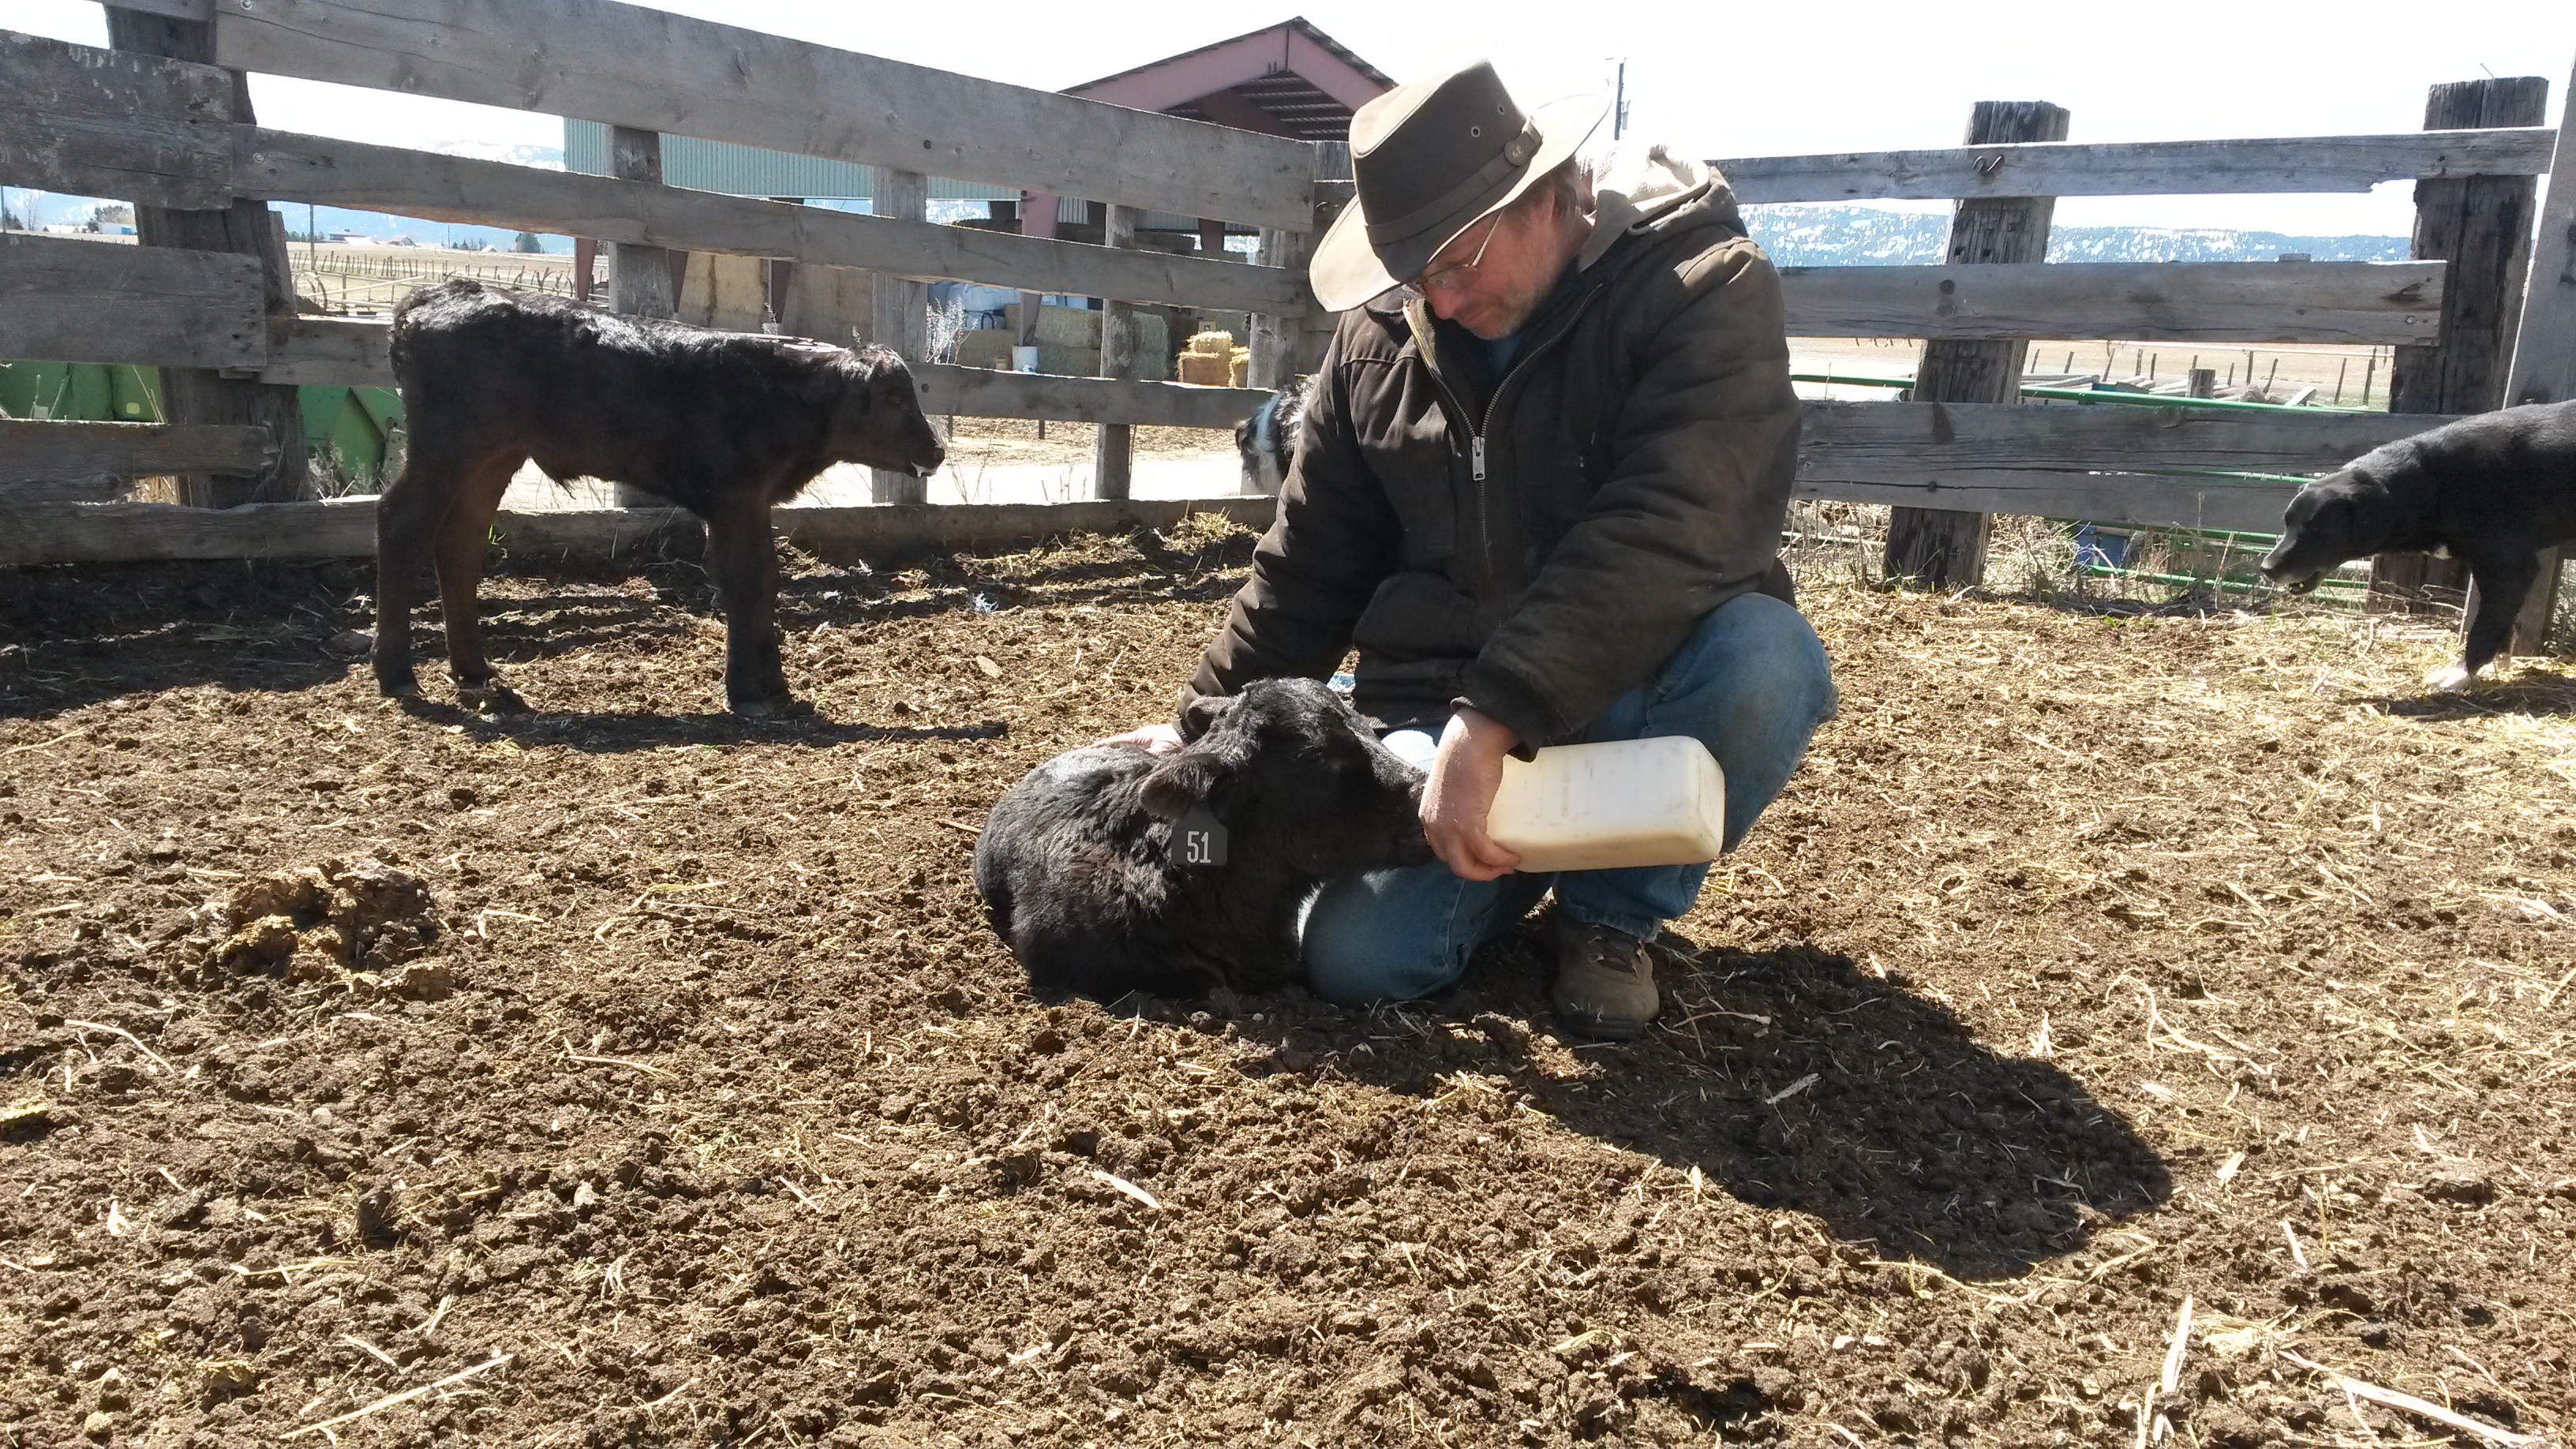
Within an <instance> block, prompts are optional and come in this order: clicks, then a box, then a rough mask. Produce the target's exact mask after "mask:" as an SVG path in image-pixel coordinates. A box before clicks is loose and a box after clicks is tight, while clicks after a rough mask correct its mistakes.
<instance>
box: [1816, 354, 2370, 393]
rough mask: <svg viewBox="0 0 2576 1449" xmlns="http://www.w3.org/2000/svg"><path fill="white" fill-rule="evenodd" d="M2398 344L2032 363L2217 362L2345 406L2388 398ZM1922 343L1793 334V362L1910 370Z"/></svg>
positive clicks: (2063, 367)
mask: <svg viewBox="0 0 2576 1449" xmlns="http://www.w3.org/2000/svg"><path fill="white" fill-rule="evenodd" d="M2392 351H2393V350H2392V349H2390V348H2386V347H2334V346H2310V347H2254V348H2243V347H2238V348H2228V347H2216V346H2202V347H2193V346H2191V345H2190V344H2187V343H2172V342H2034V343H2032V344H2031V345H2030V361H2029V364H2028V370H2029V371H2030V372H2033V373H2061V372H2064V373H2088V372H2089V373H2102V374H2107V375H2108V376H2111V377H2115V378H2120V379H2128V378H2132V377H2138V378H2149V377H2151V378H2153V379H2154V380H2157V381H2164V380H2169V379H2172V378H2176V377H2180V376H2182V375H2183V374H2184V373H2186V372H2188V371H2189V370H2190V369H2191V368H2193V367H2195V366H2197V367H2207V368H2214V369H2216V370H2217V373H2218V380H2219V384H2220V385H2221V386H2227V385H2229V384H2230V383H2231V382H2233V383H2236V384H2242V383H2243V382H2244V381H2245V380H2246V379H2247V377H2248V376H2249V375H2250V376H2251V377H2252V378H2253V380H2254V381H2256V382H2258V383H2259V382H2266V381H2272V380H2277V381H2278V382H2280V383H2282V384H2287V385H2297V386H2312V387H2315V388H2317V389H2318V390H2319V391H2318V396H2317V397H2316V399H2315V401H2316V402H2318V403H2320V404H2331V403H2333V402H2334V400H2335V397H2336V388H2337V384H2338V382H2340V384H2341V388H2342V400H2343V403H2344V405H2345V406H2347V407H2359V406H2361V405H2362V403H2363V396H2362V390H2363V387H2364V385H2365V384H2367V385H2368V387H2369V389H2370V396H2369V401H2370V403H2372V404H2373V405H2375V406H2380V407H2385V406H2387V403H2388V372H2389V367H2390V365H2391V355H2392ZM1922 358H1923V344H1922V343H1921V342H1920V341H1918V340H1915V339H1912V338H1893V337H1792V338H1790V339H1789V366H1790V369H1791V370H1792V371H1795V372H1801V373H1821V372H1829V371H1830V372H1833V373H1836V374H1845V375H1851V376H1859V377H1912V376H1913V375H1914V369H1915V366H1916V365H1917V364H1918V363H1920V362H1921V361H1922ZM1799 393H1800V395H1801V396H1804V397H1814V398H1832V399H1837V400H1854V401H1857V400H1865V399H1868V398H1877V397H1886V396H1888V393H1887V392H1886V391H1885V390H1884V389H1880V388H1866V387H1853V386H1850V385H1848V384H1843V383H1835V384H1831V385H1830V386H1829V385H1827V384H1822V383H1812V384H1809V383H1802V384H1800V386H1799Z"/></svg>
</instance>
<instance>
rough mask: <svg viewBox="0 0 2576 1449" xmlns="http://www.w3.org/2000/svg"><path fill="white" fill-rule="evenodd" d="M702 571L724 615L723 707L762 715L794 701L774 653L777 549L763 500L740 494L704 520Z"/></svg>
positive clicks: (776, 631)
mask: <svg viewBox="0 0 2576 1449" xmlns="http://www.w3.org/2000/svg"><path fill="white" fill-rule="evenodd" d="M707 571H708V572H709V573H711V574H713V575H714V576H715V581H716V600H717V602H718V603H719V604H721V605H722V606H723V608H724V615H725V708H727V709H730V710H732V711H733V712H734V713H736V714H749V715H766V714H775V713H777V712H778V711H780V710H782V709H784V708H786V707H787V706H789V705H791V704H793V703H795V695H794V692H793V691H791V690H789V689H788V687H787V671H786V669H785V668H784V666H783V665H782V664H781V663H780V661H779V657H778V626H777V623H776V614H777V607H778V549H777V545H776V544H775V543H774V542H773V541H772V540H771V537H770V531H769V505H768V504H767V503H766V502H764V501H762V500H761V499H760V498H758V497H756V496H753V497H744V498H741V499H739V500H738V501H735V502H729V503H727V504H725V505H724V506H723V507H722V508H720V509H718V510H717V511H716V512H715V513H714V514H713V515H712V516H711V517H709V518H708V519H707Z"/></svg>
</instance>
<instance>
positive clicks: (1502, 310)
mask: <svg viewBox="0 0 2576 1449" xmlns="http://www.w3.org/2000/svg"><path fill="white" fill-rule="evenodd" d="M1555 223H1556V204H1555V202H1554V201H1552V200H1547V201H1541V202H1539V203H1537V204H1536V205H1535V206H1532V207H1518V206H1515V207H1511V208H1508V209H1507V210H1505V211H1503V212H1500V213H1497V214H1496V215H1495V216H1492V217H1489V218H1487V219H1486V220H1484V221H1480V222H1478V223H1476V224H1475V225H1474V226H1471V227H1469V228H1467V229H1466V230H1465V231H1462V232H1460V233H1459V234H1458V235H1456V236H1454V237H1451V238H1450V239H1449V244H1448V245H1447V246H1444V247H1442V248H1441V249H1440V250H1439V251H1438V252H1437V253H1435V254H1434V255H1433V256H1432V258H1431V265H1430V266H1428V267H1425V268H1423V271H1422V281H1421V282H1420V283H1419V284H1418V285H1419V286H1420V287H1421V288H1422V293H1423V296H1424V297H1425V298H1426V299H1427V300H1428V301H1429V302H1430V304H1431V310H1432V311H1433V312H1435V313H1437V314H1438V315H1439V316H1441V317H1443V318H1446V319H1447V320H1449V321H1451V322H1455V323H1457V324H1458V325H1459V326H1461V327H1464V328H1466V329H1467V330H1468V331H1470V332H1473V333H1475V334H1476V335H1477V336H1478V337H1481V338H1484V339H1485V340H1486V341H1488V342H1490V341H1492V340H1494V339H1495V338H1498V337H1508V336H1510V335H1511V334H1512V333H1514V332H1517V331H1519V330H1520V329H1521V324H1522V323H1524V322H1527V321H1528V320H1529V319H1530V314H1531V313H1532V312H1535V311H1537V310H1538V304H1539V303H1540V302H1541V301H1543V300H1545V299H1546V297H1547V294H1548V293H1549V292H1551V291H1554V290H1555V289H1556V279H1557V274H1558V273H1560V272H1562V271H1563V270H1564V269H1565V262H1566V258H1565V256H1564V255H1563V254H1562V253H1563V248H1562V247H1561V246H1560V245H1559V244H1558V239H1557V231H1558V228H1557V226H1556V224H1555Z"/></svg>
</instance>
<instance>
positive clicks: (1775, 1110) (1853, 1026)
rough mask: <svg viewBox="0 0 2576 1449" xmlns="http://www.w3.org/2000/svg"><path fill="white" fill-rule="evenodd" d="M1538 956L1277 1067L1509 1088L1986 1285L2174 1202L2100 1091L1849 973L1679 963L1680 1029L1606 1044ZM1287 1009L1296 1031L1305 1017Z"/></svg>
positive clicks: (1868, 1245)
mask: <svg viewBox="0 0 2576 1449" xmlns="http://www.w3.org/2000/svg"><path fill="white" fill-rule="evenodd" d="M1674 939H1675V938H1673V937H1670V936H1667V937H1666V938H1665V940H1666V942H1668V943H1669V942H1671V941H1673V940H1674ZM1659 952H1660V948H1659ZM1542 956H1543V948H1542V947H1541V945H1540V943H1539V938H1538V936H1537V933H1536V932H1535V931H1534V930H1533V929H1531V928H1529V927H1524V928H1522V930H1520V931H1519V932H1517V933H1516V934H1515V935H1514V936H1513V937H1510V938H1507V939H1506V940H1505V941H1504V942H1502V943H1499V944H1498V945H1497V946H1496V947H1493V948H1490V949H1489V951H1488V952H1487V953H1486V955H1485V956H1483V957H1481V958H1480V959H1479V961H1478V963H1477V965H1476V966H1475V967H1474V968H1473V969H1471V970H1470V972H1469V974H1468V977H1467V981H1468V983H1469V984H1467V985H1465V986H1463V987H1461V988H1459V989H1457V990H1456V991H1453V992H1452V993H1451V994H1450V995H1448V996H1447V997H1444V998H1442V999H1440V1000H1436V1001H1433V1002H1429V1003H1424V1004H1422V1005H1420V1006H1418V1007H1398V1008H1393V1009H1391V1010H1388V1011H1386V1012H1382V1013H1380V1016H1381V1018H1382V1019H1384V1020H1385V1021H1386V1023H1387V1025H1388V1026H1391V1027H1393V1028H1395V1030H1394V1033H1393V1035H1392V1036H1391V1037H1390V1036H1389V1035H1388V1033H1387V1032H1386V1031H1385V1030H1384V1029H1372V1030H1370V1031H1368V1032H1366V1033H1365V1034H1362V1033H1355V1032H1353V1031H1351V1030H1350V1029H1349V1025H1348V1023H1349V1020H1350V1018H1345V1019H1344V1022H1343V1024H1342V1026H1341V1027H1340V1029H1338V1030H1334V1029H1331V1027H1330V1026H1329V1023H1330V1021H1331V1018H1332V1013H1331V1012H1330V1010H1329V1009H1326V1010H1325V1011H1323V1012H1322V1014H1321V1017H1320V1019H1316V1020H1315V1021H1314V1023H1313V1024H1314V1026H1315V1028H1316V1029H1313V1030H1307V1031H1299V1030H1293V1029H1292V1030H1289V1031H1285V1032H1281V1033H1279V1040H1278V1043H1277V1045H1276V1047H1275V1049H1274V1053H1273V1058H1272V1064H1273V1065H1274V1066H1276V1067H1278V1068H1280V1069H1283V1070H1300V1071H1303V1070H1311V1069H1315V1068H1318V1067H1320V1066H1323V1065H1325V1064H1326V1063H1329V1065H1330V1066H1331V1067H1332V1068H1334V1069H1337V1070H1339V1071H1341V1072H1343V1073H1344V1074H1347V1075H1349V1076H1351V1077H1354V1078H1357V1079H1360V1080H1365V1081H1371V1082H1374V1083H1376V1084H1378V1085H1380V1086H1383V1087H1386V1088H1388V1089H1389V1090H1392V1091H1398V1092H1403V1093H1407V1094H1409V1095H1416V1096H1422V1097H1425V1098H1432V1097H1438V1096H1441V1095H1442V1094H1445V1093H1453V1092H1456V1093H1498V1094H1505V1099H1506V1100H1514V1101H1516V1104H1517V1106H1525V1107H1529V1108H1534V1109H1536V1110H1538V1111H1540V1112H1544V1113H1546V1114H1547V1115H1548V1116H1551V1117H1554V1118H1555V1119H1557V1120H1558V1121H1560V1122H1562V1123H1564V1124H1565V1125H1566V1126H1568V1127H1570V1128H1573V1129H1574V1130H1575V1131H1578V1132H1581V1133H1584V1134H1586V1135H1587V1136H1591V1137H1595V1138H1598V1139H1600V1140H1602V1141H1604V1142H1610V1143H1615V1144H1617V1145H1618V1146H1621V1147H1624V1148H1627V1149H1629V1150H1631V1151H1635V1152H1640V1153H1644V1154H1647V1155H1649V1156H1652V1157H1655V1158H1657V1159H1659V1160H1661V1161H1662V1162H1664V1163H1665V1164H1666V1165H1668V1166H1670V1167H1671V1168H1673V1169H1674V1170H1676V1171H1678V1172H1683V1173H1688V1172H1690V1171H1692V1170H1694V1169H1696V1170H1697V1171H1698V1172H1699V1173H1700V1174H1701V1176H1702V1177H1703V1178H1704V1179H1705V1180H1706V1181H1707V1183H1708V1184H1709V1186H1710V1187H1711V1188H1712V1189H1713V1190H1722V1191H1724V1192H1726V1193H1728V1194H1730V1195H1732V1196H1734V1197H1735V1198H1736V1199H1738V1200H1739V1201H1742V1202H1744V1203H1746V1204H1748V1205H1751V1206H1755V1207H1761V1208H1778V1209H1787V1210H1792V1211H1796V1212H1802V1213H1807V1214H1810V1215H1812V1216H1814V1217H1815V1218H1817V1219H1818V1220H1819V1221H1821V1222H1822V1223H1823V1224H1824V1225H1825V1227H1826V1228H1827V1229H1828V1230H1829V1231H1831V1232H1832V1233H1833V1234H1834V1236H1835V1237H1836V1238H1838V1239H1840V1240H1841V1241H1842V1242H1844V1243H1846V1244H1848V1245H1851V1246H1852V1247H1853V1248H1854V1249H1856V1250H1858V1251H1859V1252H1861V1253H1863V1254H1865V1255H1866V1257H1867V1258H1868V1259H1876V1260H1886V1261H1913V1262H1922V1263H1927V1264H1930V1265H1931V1266H1933V1267H1936V1268H1939V1269H1940V1270H1941V1271H1943V1272H1945V1273H1948V1274H1950V1275H1951V1276H1953V1277H1956V1278H1962V1279H1969V1280H1992V1279H1997V1278H2007V1277H2012V1276H2015V1275H2018V1274H2021V1273H2024V1272H2026V1271H2028V1270H2029V1269H2030V1268H2032V1267H2033V1266H2035V1265H2036V1264H2038V1263H2040V1262H2042V1261H2045V1260H2047V1259H2050V1258H2054V1257H2057V1256H2060V1255H2063V1254H2065V1253H2067V1252H2069V1251H2071V1250H2072V1249H2074V1248H2076V1247H2079V1246H2081V1245H2082V1244H2083V1243H2084V1241H2085V1240H2086V1239H2087V1238H2088V1237H2089V1236H2090V1234H2091V1232H2092V1231H2093V1230H2094V1229H2095V1228H2097V1227H2100V1226H2103V1225H2105V1224H2106V1223H2108V1222H2109V1221H2111V1220H2116V1219H2120V1218H2126V1217H2129V1216H2132V1215H2135V1214H2137V1213H2139V1212H2141V1211H2144V1210H2146V1209H2148V1208H2151V1207H2154V1206H2155V1205H2156V1204H2158V1203H2161V1202H2163V1201H2164V1200H2165V1198H2166V1197H2167V1196H2169V1195H2170V1194H2171V1192H2172V1190H2173V1180H2172V1177H2171V1174H2170V1173H2169V1172H2168V1171H2167V1169H2166V1167H2165V1164H2164V1163H2163V1161H2162V1160H2161V1159H2159V1158H2158V1157H2157V1156H2156V1154H2155V1152H2154V1151H2153V1150H2152V1149H2150V1148H2149V1147H2148V1146H2147V1145H2146V1143H2145V1142H2144V1141H2142V1140H2141V1139H2140V1138H2139V1137H2138V1135H2137V1133H2136V1131H2135V1130H2134V1129H2132V1128H2131V1126H2130V1125H2129V1123H2128V1122H2127V1121H2126V1120H2125V1119H2124V1118H2122V1117H2121V1116H2120V1115H2119V1113H2117V1112H2116V1111H2114V1110H2113V1109H2111V1108H2110V1107H2108V1106H2105V1105H2104V1104H2102V1103H2101V1102H2098V1101H2096V1100H2095V1099H2094V1098H2093V1097H2092V1095H2091V1094H2090V1093H2089V1092H2087V1091H2086V1090H2085V1089H2084V1086H2083V1084H2081V1083H2080V1082H2078V1081H2076V1080H2075V1079H2074V1078H2073V1077H2070V1076H2069V1075H2067V1074H2066V1073H2065V1072H2063V1071H2060V1070H2058V1069H2057V1068H2056V1067H2054V1066H2052V1065H2050V1064H2049V1063H2048V1062H2046V1061H2044V1060H2038V1059H2034V1058H2029V1057H2017V1056H2006V1055H2000V1054H1998V1053H1997V1052H1995V1051H1993V1050H1991V1049H1989V1048H1988V1047H1986V1046H1983V1045H1981V1044H1979V1043H1978V1042H1977V1041H1976V1040H1975V1038H1974V1037H1973V1036H1972V1035H1971V1034H1970V1033H1969V1031H1968V1030H1967V1028H1966V1027H1965V1026H1964V1025H1963V1024H1962V1023H1961V1022H1960V1021H1959V1019H1958V1017H1957V1016H1956V1015H1954V1014H1953V1013H1952V1012H1951V1011H1950V1010H1949V1009H1948V1008H1947V1007H1945V1006H1943V1005H1941V1004H1940V1003H1938V1002H1937V1001H1934V1000H1932V999H1930V998H1929V997H1927V996H1925V995H1923V994H1922V993H1921V992H1919V991H1918V990H1916V989H1913V988H1911V987H1910V986H1908V984H1907V983H1906V982H1905V981H1904V980H1903V979H1902V978H1901V977H1898V976H1895V975H1890V976H1888V977H1885V978H1881V977H1878V976H1876V975H1873V974H1872V973H1870V972H1868V971H1865V970H1863V969H1862V968H1861V967H1859V966H1858V965H1856V964H1855V963H1854V962H1853V961H1852V960H1851V959H1850V958H1848V957H1845V956H1839V955H1834V954H1830V953H1827V952H1823V951H1817V950H1812V949H1805V948H1799V949H1792V950H1788V951H1780V952H1772V953H1766V954H1748V953H1743V952H1733V951H1717V950H1711V951H1706V952H1698V953H1695V954H1693V955H1690V956H1688V957H1686V958H1685V961H1686V963H1687V964H1684V962H1677V961H1669V960H1668V961H1667V962H1665V963H1663V964H1662V967H1661V969H1660V970H1659V972H1658V975H1659V977H1660V979H1661V980H1662V983H1663V986H1664V994H1665V1002H1666V1005H1665V1011H1664V1015H1663V1017H1662V1019H1661V1022H1660V1024H1659V1025H1658V1026H1657V1027H1656V1028H1655V1029H1654V1030H1652V1031H1651V1032H1649V1034H1648V1035H1647V1036H1646V1038H1645V1039H1643V1040H1641V1041H1637V1042H1632V1043H1618V1044H1592V1043H1584V1042H1581V1041H1580V1040H1579V1039H1577V1038H1573V1037H1565V1036H1558V1035H1556V1034H1555V1033H1554V1031H1553V1028H1552V1027H1550V1026H1548V1025H1547V1023H1548V1022H1549V1020H1550V1012H1549V1008H1548V1006H1547V1000H1546V983H1547V981H1548V968H1547V967H1546V965H1545V964H1544V961H1543V960H1542ZM1264 1000H1265V1002H1266V1001H1268V1000H1270V998H1264ZM1277 1015H1278V1016H1284V1017H1286V1018H1287V1019H1288V1022H1289V1023H1290V1025H1291V1026H1292V1028H1293V1026H1294V1024H1295V1022H1296V1019H1297V1018H1298V1017H1299V1016H1300V1015H1301V1014H1300V1013H1298V1012H1296V1011H1294V1010H1291V1011H1289V1012H1285V1013H1279V1014H1277ZM1275 1019H1276V1017H1274V1020H1275ZM1524 1022H1526V1023H1531V1024H1532V1025H1530V1026H1526V1027H1525V1026H1523V1025H1522V1023H1524ZM1242 1025H1243V1026H1245V1027H1247V1028H1249V1029H1250V1030H1252V1031H1254V1032H1256V1033H1257V1032H1258V1031H1259V1030H1260V1028H1259V1027H1256V1026H1252V1025H1251V1024H1250V1023H1248V1022H1246V1023H1242ZM1256 1070H1257V1068H1256ZM1516 1109H1517V1108H1516Z"/></svg>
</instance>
